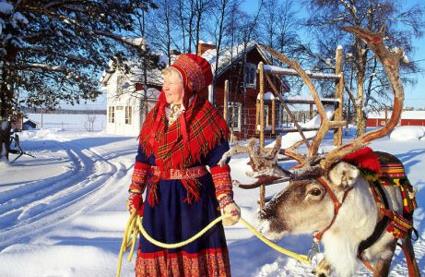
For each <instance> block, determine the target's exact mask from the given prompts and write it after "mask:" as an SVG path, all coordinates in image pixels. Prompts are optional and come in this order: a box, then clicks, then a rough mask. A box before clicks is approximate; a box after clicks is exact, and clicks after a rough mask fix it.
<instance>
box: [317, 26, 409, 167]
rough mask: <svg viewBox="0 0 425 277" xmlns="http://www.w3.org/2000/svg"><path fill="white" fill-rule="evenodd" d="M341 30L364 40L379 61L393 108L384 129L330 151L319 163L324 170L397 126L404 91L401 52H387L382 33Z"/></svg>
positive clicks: (345, 28)
mask: <svg viewBox="0 0 425 277" xmlns="http://www.w3.org/2000/svg"><path fill="white" fill-rule="evenodd" d="M343 29H344V30H345V31H347V32H351V33H353V34H354V35H356V36H358V37H359V38H361V39H362V40H364V41H365V42H366V43H367V45H368V46H369V47H370V49H371V50H372V51H373V52H374V53H375V55H376V56H377V57H378V58H379V60H380V61H381V63H382V65H383V66H384V69H385V72H386V73H387V76H388V79H389V81H390V84H391V88H392V91H393V93H394V106H393V111H392V114H391V118H390V120H389V121H388V122H387V123H386V124H385V126H384V127H382V128H381V129H378V130H374V131H370V132H367V133H366V134H364V135H362V136H360V137H358V138H357V139H355V140H353V141H352V142H350V143H349V144H346V145H343V146H340V147H338V148H336V149H334V150H332V151H330V152H329V153H328V155H327V156H326V157H325V159H324V160H323V161H322V162H321V166H322V167H323V168H325V169H328V168H330V167H331V166H332V165H333V164H335V162H337V161H339V160H341V159H342V157H344V156H345V155H347V154H349V153H352V152H354V151H356V150H357V149H359V148H361V147H363V146H364V145H366V144H367V143H369V142H370V141H372V140H374V139H378V138H381V137H383V136H386V135H387V134H388V133H389V132H390V131H391V130H393V129H394V127H395V126H397V124H398V122H399V120H400V117H401V112H402V109H403V102H404V90H403V85H402V83H401V80H400V75H399V65H400V61H401V60H402V58H403V54H404V53H403V51H402V50H400V49H398V50H396V51H393V52H391V51H390V50H388V48H387V47H385V45H384V39H383V37H384V35H383V34H382V33H373V32H369V31H366V30H364V29H361V28H358V27H344V28H343Z"/></svg>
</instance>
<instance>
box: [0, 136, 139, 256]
mask: <svg viewBox="0 0 425 277" xmlns="http://www.w3.org/2000/svg"><path fill="white" fill-rule="evenodd" d="M44 147H45V148H46V149H55V150H56V151H58V150H59V151H63V152H65V153H66V156H67V157H66V160H67V163H66V167H68V168H69V170H68V171H65V172H64V173H62V174H59V175H57V176H53V177H49V178H46V179H42V180H37V181H34V182H30V183H28V184H26V185H25V186H20V187H18V188H17V189H13V190H8V191H5V192H3V193H2V194H1V198H0V214H1V216H0V226H1V228H2V232H1V233H0V248H4V247H6V246H8V245H10V244H12V243H15V242H18V241H20V242H22V241H25V240H26V238H27V237H29V235H31V237H33V236H35V235H37V234H39V233H42V232H46V231H47V230H48V229H51V228H52V227H54V226H57V225H60V224H63V223H64V222H66V221H69V220H71V219H72V218H75V217H76V216H78V215H79V214H82V213H84V212H85V211H87V210H90V209H92V206H93V205H95V204H96V203H97V202H101V203H102V202H105V201H106V200H107V199H109V198H110V195H114V194H116V193H117V192H118V191H119V190H120V188H119V187H117V186H114V180H116V179H117V178H118V177H119V176H122V175H125V174H126V172H127V170H128V168H126V167H125V166H124V165H123V164H122V163H121V162H116V161H114V160H117V158H118V157H120V156H123V155H128V154H129V153H128V152H124V153H120V154H114V153H107V155H105V156H103V155H99V153H97V152H96V151H95V150H93V149H91V148H86V145H84V144H82V143H81V142H78V140H76V141H71V142H66V141H64V142H58V141H49V142H48V143H47V144H45V145H44ZM133 152H134V151H133ZM62 160H64V158H62ZM24 164H25V163H24ZM16 165H18V166H19V163H17V164H16ZM29 170H30V169H29ZM123 172H124V173H123ZM47 174H48V173H47Z"/></svg>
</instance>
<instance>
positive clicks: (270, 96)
mask: <svg viewBox="0 0 425 277" xmlns="http://www.w3.org/2000/svg"><path fill="white" fill-rule="evenodd" d="M275 98H276V97H275V96H274V95H273V93H272V92H271V91H268V92H266V93H264V97H263V99H264V100H273V99H275ZM257 100H260V94H258V95H257Z"/></svg>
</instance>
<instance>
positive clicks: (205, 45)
mask: <svg viewBox="0 0 425 277" xmlns="http://www.w3.org/2000/svg"><path fill="white" fill-rule="evenodd" d="M210 49H215V44H213V43H212V42H210V41H209V42H204V41H202V40H200V41H199V43H198V51H197V52H196V53H197V54H198V55H199V56H201V55H202V54H204V53H205V52H206V51H207V50H210Z"/></svg>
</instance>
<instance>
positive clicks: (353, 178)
mask: <svg viewBox="0 0 425 277" xmlns="http://www.w3.org/2000/svg"><path fill="white" fill-rule="evenodd" d="M359 176H360V170H359V169H358V168H357V167H355V166H354V165H351V164H349V163H346V162H339V163H337V164H336V165H335V166H334V167H333V168H332V169H331V170H330V171H329V179H330V180H331V182H332V183H333V184H334V185H335V186H339V187H341V188H347V187H352V186H353V185H354V184H355V183H356V182H357V179H358V178H359Z"/></svg>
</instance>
